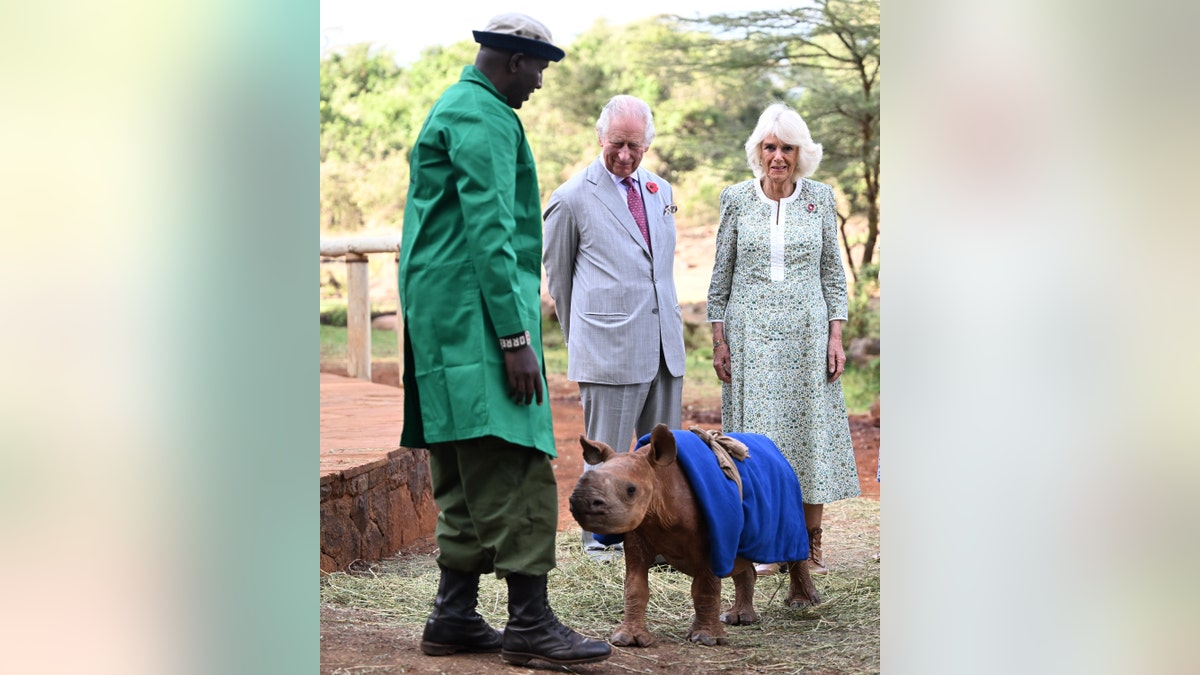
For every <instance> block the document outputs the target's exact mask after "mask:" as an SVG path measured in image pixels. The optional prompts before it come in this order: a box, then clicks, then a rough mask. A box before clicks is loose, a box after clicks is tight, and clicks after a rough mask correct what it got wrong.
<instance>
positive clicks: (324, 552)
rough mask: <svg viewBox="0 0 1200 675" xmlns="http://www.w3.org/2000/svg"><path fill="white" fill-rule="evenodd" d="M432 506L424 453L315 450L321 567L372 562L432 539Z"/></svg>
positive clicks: (327, 569) (340, 567)
mask: <svg viewBox="0 0 1200 675" xmlns="http://www.w3.org/2000/svg"><path fill="white" fill-rule="evenodd" d="M437 514H438V511H437V506H436V505H435V504H434V501H433V490H432V486H431V485H430V479H429V452H428V451H427V450H424V449H414V448H396V449H387V448H382V449H380V448H370V449H356V450H332V451H326V452H322V453H321V571H322V572H326V573H327V572H333V571H336V570H343V569H346V568H347V567H348V566H349V565H350V564H351V563H353V562H355V561H358V560H361V561H365V562H373V561H377V560H381V559H383V558H386V557H388V556H392V555H395V554H396V552H397V551H399V550H400V549H401V548H402V547H405V546H409V545H411V544H416V543H420V542H423V541H432V539H433V530H434V526H435V525H436V523H437Z"/></svg>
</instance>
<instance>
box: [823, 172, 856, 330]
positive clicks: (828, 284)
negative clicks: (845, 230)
mask: <svg viewBox="0 0 1200 675" xmlns="http://www.w3.org/2000/svg"><path fill="white" fill-rule="evenodd" d="M821 187H822V190H821V211H822V213H821V216H822V219H821V290H822V291H823V293H824V295H825V309H826V311H827V312H828V315H829V320H830V321H836V320H839V319H840V320H842V321H845V320H846V319H847V317H848V314H849V313H848V311H847V307H846V270H845V268H844V267H842V251H841V249H840V248H838V235H837V202H836V201H834V198H833V188H832V187H830V186H828V185H824V184H823V185H822V186H821Z"/></svg>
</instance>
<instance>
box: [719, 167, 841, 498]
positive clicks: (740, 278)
mask: <svg viewBox="0 0 1200 675" xmlns="http://www.w3.org/2000/svg"><path fill="white" fill-rule="evenodd" d="M846 310H847V307H846V274H845V271H844V270H843V269H842V259H841V254H840V252H839V249H838V240H837V215H836V205H835V202H834V198H833V189H832V188H831V187H829V186H828V185H826V184H824V183H818V182H816V181H812V180H807V179H802V180H801V181H799V183H798V184H797V186H796V190H795V192H794V193H793V194H792V195H791V196H790V197H785V198H783V199H781V200H780V201H779V202H775V201H773V200H771V199H769V198H768V197H767V196H766V195H765V194H764V193H763V191H762V187H761V186H760V185H759V182H758V180H748V181H745V182H743V183H738V184H736V185H731V186H729V187H727V188H725V190H724V191H722V193H721V224H720V227H719V229H718V230H717V252H716V262H715V264H714V266H713V275H712V282H711V283H710V285H709V289H708V320H709V321H724V322H725V339H726V340H727V341H728V342H729V355H730V361H731V367H732V373H731V374H732V382H731V383H729V384H724V385H723V386H722V389H721V426H722V430H723V431H726V432H749V433H758V434H763V435H765V436H767V437H769V438H770V439H771V440H773V441H775V444H776V445H778V446H779V449H780V451H782V452H783V455H784V456H785V457H787V459H788V462H789V463H790V464H791V465H792V468H794V469H795V470H796V475H797V476H798V477H799V479H800V489H801V491H802V493H803V496H804V501H805V503H808V504H826V503H829V502H832V501H836V500H838V499H845V498H847V497H855V496H857V495H859V494H860V491H859V484H858V470H857V467H856V466H855V463H854V447H853V445H851V442H850V426H849V423H848V422H847V419H846V400H845V398H844V396H843V395H842V382H841V378H839V379H838V380H837V381H836V382H832V383H831V382H829V381H828V378H827V377H826V363H827V362H826V348H827V345H828V341H829V321H830V320H833V319H843V320H844V319H846V318H847V312H846Z"/></svg>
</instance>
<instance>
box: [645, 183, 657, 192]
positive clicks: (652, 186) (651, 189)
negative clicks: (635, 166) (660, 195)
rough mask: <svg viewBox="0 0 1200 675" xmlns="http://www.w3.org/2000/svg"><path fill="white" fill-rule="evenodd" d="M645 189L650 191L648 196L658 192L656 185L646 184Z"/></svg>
mask: <svg viewBox="0 0 1200 675" xmlns="http://www.w3.org/2000/svg"><path fill="white" fill-rule="evenodd" d="M646 189H647V190H649V191H650V194H654V193H655V192H658V183H646Z"/></svg>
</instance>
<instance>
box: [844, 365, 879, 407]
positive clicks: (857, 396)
mask: <svg viewBox="0 0 1200 675" xmlns="http://www.w3.org/2000/svg"><path fill="white" fill-rule="evenodd" d="M842 394H843V395H844V396H845V397H846V412H848V413H850V414H851V415H861V414H864V413H866V412H867V410H868V409H869V408H870V407H871V404H872V403H874V402H875V399H877V398H879V359H871V362H870V364H868V365H866V366H857V365H855V364H853V363H847V364H846V370H845V371H844V372H843V373H842Z"/></svg>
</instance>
